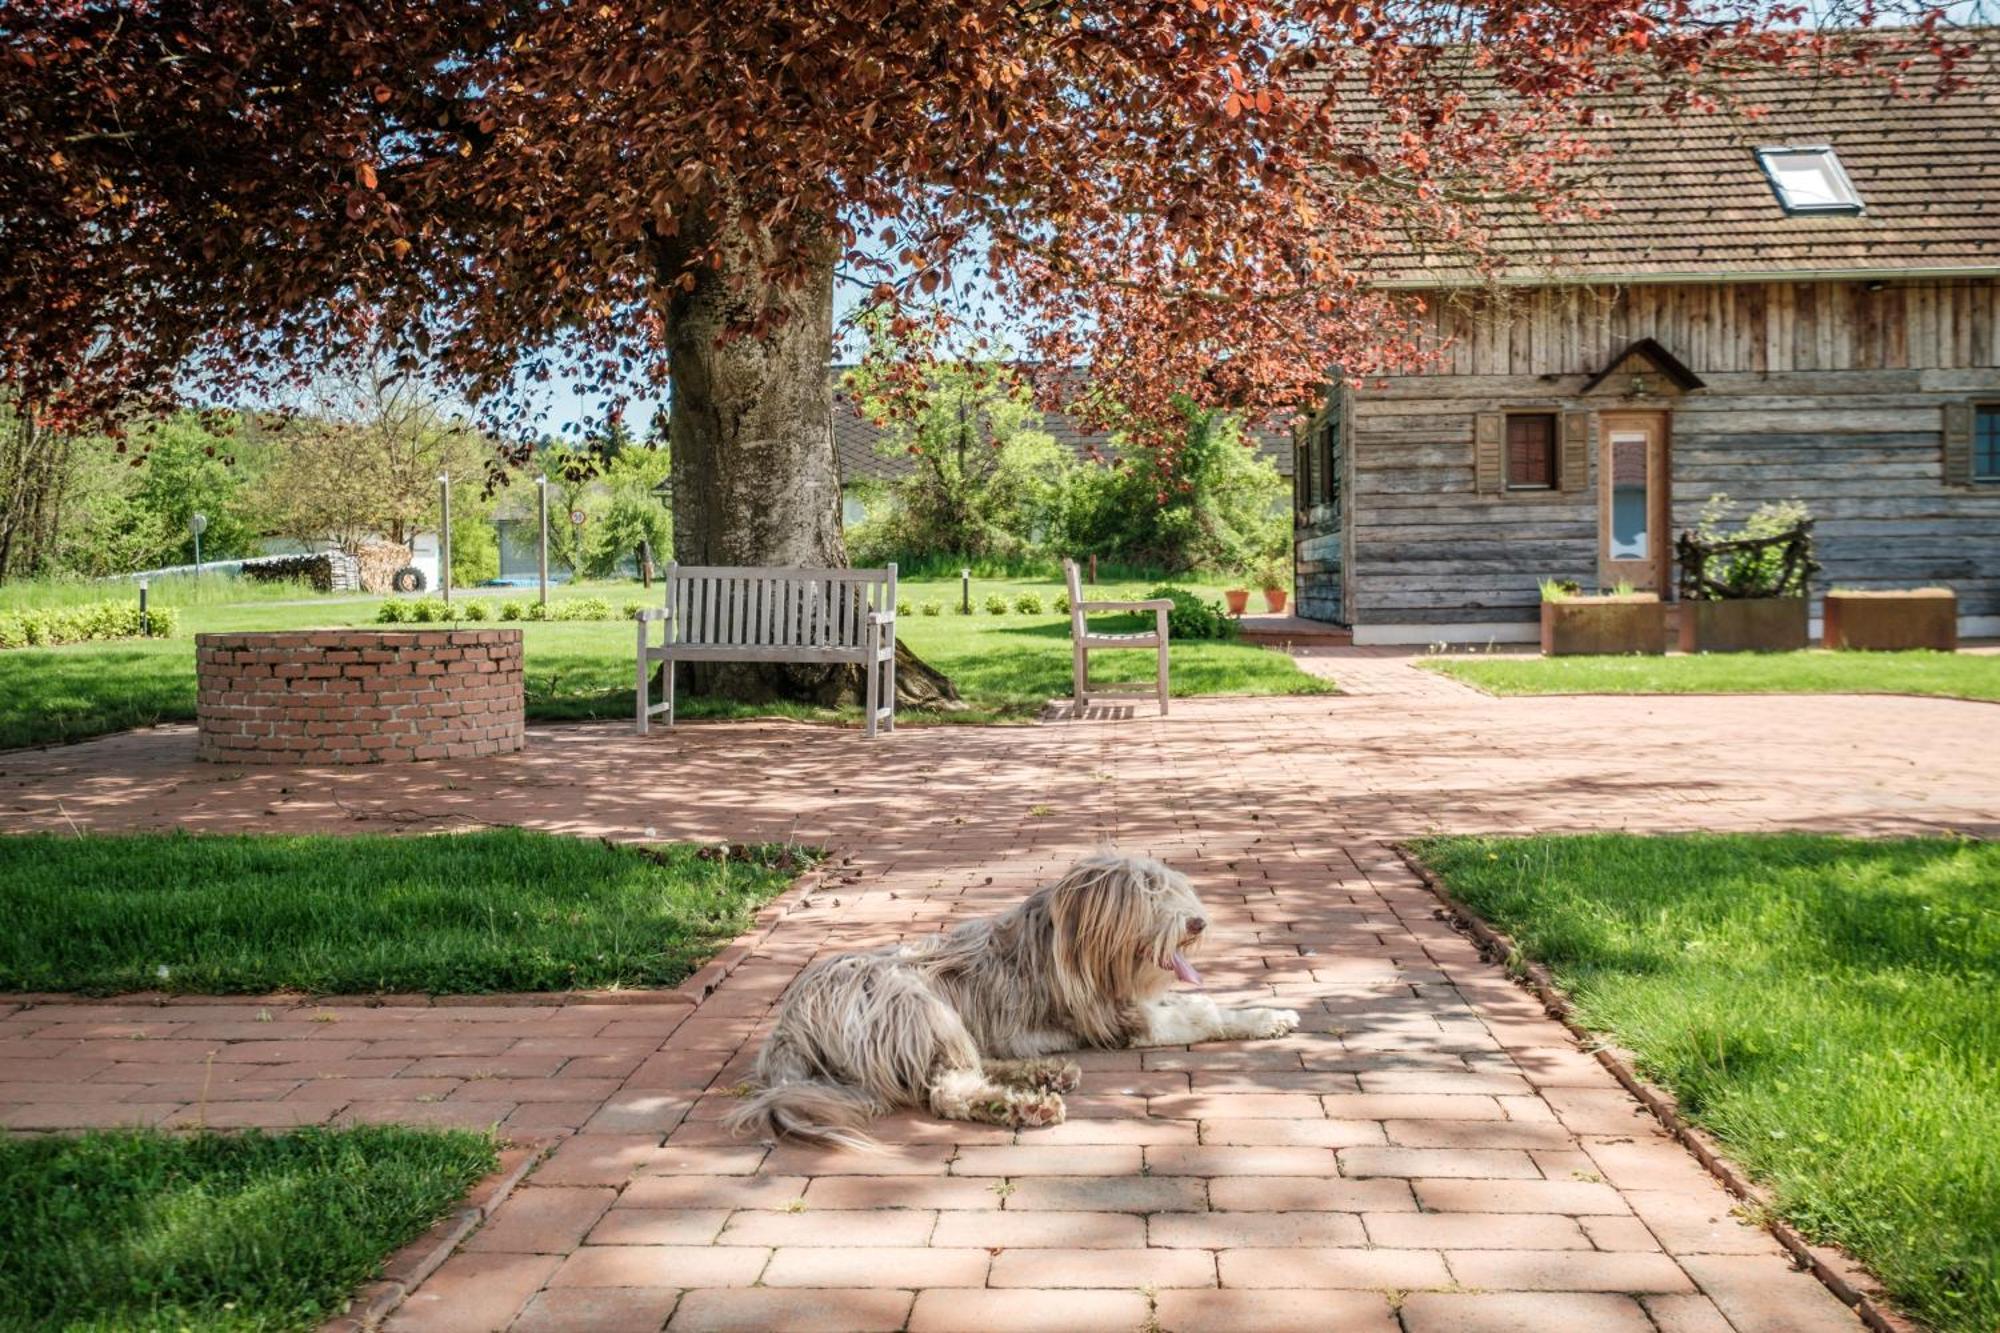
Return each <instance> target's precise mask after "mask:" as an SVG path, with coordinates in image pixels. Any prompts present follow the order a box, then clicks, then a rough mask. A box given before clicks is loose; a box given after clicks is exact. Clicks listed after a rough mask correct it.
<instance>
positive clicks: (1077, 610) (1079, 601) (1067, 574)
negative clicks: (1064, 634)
mask: <svg viewBox="0 0 2000 1333" xmlns="http://www.w3.org/2000/svg"><path fill="white" fill-rule="evenodd" d="M1063 582H1064V583H1066V584H1068V585H1069V632H1070V633H1071V634H1072V635H1075V636H1078V637H1081V636H1082V634H1083V574H1082V571H1081V570H1079V569H1078V568H1077V567H1076V561H1074V560H1065V561H1063Z"/></svg>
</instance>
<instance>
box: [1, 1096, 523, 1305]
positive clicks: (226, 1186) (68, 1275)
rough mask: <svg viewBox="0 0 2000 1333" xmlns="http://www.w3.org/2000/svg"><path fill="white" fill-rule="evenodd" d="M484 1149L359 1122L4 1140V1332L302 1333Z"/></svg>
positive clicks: (473, 1172) (470, 1178) (484, 1144)
mask: <svg viewBox="0 0 2000 1333" xmlns="http://www.w3.org/2000/svg"><path fill="white" fill-rule="evenodd" d="M496 1160H497V1158H496V1154H495V1151H494V1145H493V1142H492V1140H491V1139H489V1138H488V1137H487V1136H485V1135H482V1134H471V1133H466V1132H463V1131H436V1130H416V1129H396V1128H388V1127H373V1126H369V1127H361V1128H355V1129H346V1130H323V1129H308V1130H300V1131H297V1132H295V1133H290V1134H282V1135H265V1134H261V1133H257V1132H254V1131H252V1132H249V1133H244V1134H229V1135H222V1134H201V1135H190V1136H171V1135H166V1134H156V1133H148V1132H144V1131H138V1132H122V1133H102V1134H88V1135H85V1136H83V1137H80V1138H72V1137H63V1136H47V1137H15V1138H0V1198H4V1199H5V1200H6V1201H7V1206H6V1207H5V1208H0V1254H4V1255H5V1256H6V1260H5V1262H0V1328H8V1329H50V1330H58V1329H59V1330H78V1331H79V1333H81V1330H91V1331H92V1333H111V1331H112V1330H133V1333H139V1331H140V1330H147V1331H149V1333H150V1331H151V1330H171V1329H192V1328H199V1329H204V1330H210V1329H213V1330H278V1329H301V1330H303V1329H311V1328H313V1327H315V1326H317V1325H318V1324H319V1323H320V1322H321V1321H323V1320H324V1319H326V1318H327V1317H329V1316H330V1315H333V1314H336V1313H338V1312H339V1311H340V1309H341V1307H342V1305H343V1304H344V1302H345V1301H346V1299H347V1297H348V1296H349V1294H350V1293H352V1292H353V1290H354V1289H355V1288H356V1287H358V1286H360V1285H361V1284H362V1283H364V1282H367V1281H369V1280H370V1279H371V1278H373V1277H374V1276H375V1274H376V1273H377V1272H378V1271H379V1269H380V1265H381V1263H382V1261H383V1260H384V1259H385V1258H387V1257H388V1256H389V1255H390V1254H391V1253H393V1252H394V1251H395V1250H396V1249H397V1248H398V1247H400V1246H402V1245H404V1244H406V1243H407V1242H409V1241H411V1240H414V1239H415V1238H416V1237H417V1236H419V1235H421V1234H423V1231H424V1229H425V1228H426V1227H428V1226H430V1225H431V1224H432V1223H433V1222H435V1221H436V1220H437V1219H438V1218H440V1217H442V1216H444V1214H445V1213H446V1212H448V1211H449V1210H450V1209H451V1206H452V1205H453V1204H454V1203H455V1202H456V1201H457V1200H458V1199H459V1198H460V1197H461V1196H462V1195H464V1193H465V1192H466V1191H467V1190H468V1189H470V1188H471V1187H472V1185H473V1184H474V1183H475V1182H476V1181H478V1180H479V1178H480V1177H481V1176H484V1175H485V1174H486V1173H488V1172H489V1171H491V1170H493V1168H494V1165H495V1163H496Z"/></svg>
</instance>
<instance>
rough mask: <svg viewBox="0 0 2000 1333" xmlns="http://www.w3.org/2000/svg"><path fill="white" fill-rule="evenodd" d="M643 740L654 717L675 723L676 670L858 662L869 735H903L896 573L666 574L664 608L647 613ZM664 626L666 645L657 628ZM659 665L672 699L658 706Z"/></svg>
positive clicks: (687, 570)
mask: <svg viewBox="0 0 2000 1333" xmlns="http://www.w3.org/2000/svg"><path fill="white" fill-rule="evenodd" d="M638 621H639V654H638V672H637V677H636V684H637V687H638V691H637V692H638V704H637V717H636V720H637V722H638V728H639V734H640V735H641V736H643V735H645V734H646V728H647V724H648V723H649V722H650V721H651V720H652V717H653V715H654V714H655V713H665V714H666V715H667V725H668V726H670V727H671V726H672V725H673V724H674V663H676V662H852V663H854V664H855V665H857V666H859V667H860V668H861V669H862V671H863V672H864V673H865V678H866V680H867V699H866V703H865V704H864V708H865V710H866V711H865V713H864V714H863V717H864V721H863V730H864V731H865V732H866V733H867V734H868V735H870V736H873V735H874V734H875V732H876V729H877V727H878V726H879V727H881V728H883V729H886V730H888V731H894V730H895V729H896V567H895V566H894V565H889V566H887V567H885V568H882V569H737V568H731V567H726V566H700V567H697V566H693V565H668V566H667V575H666V604H665V605H664V606H655V607H648V608H647V609H645V610H643V611H641V612H640V613H639V616H638ZM655 621H660V622H664V625H665V631H664V633H663V635H662V638H663V642H660V643H653V642H652V641H651V637H650V632H649V631H650V627H651V626H652V624H653V623H654V622H655ZM655 664H662V665H664V667H665V671H664V672H663V673H662V674H663V675H664V676H665V677H666V690H665V694H666V697H665V698H664V699H662V700H661V701H660V702H659V703H654V702H653V700H652V697H651V696H652V684H651V680H652V674H653V667H654V665H655Z"/></svg>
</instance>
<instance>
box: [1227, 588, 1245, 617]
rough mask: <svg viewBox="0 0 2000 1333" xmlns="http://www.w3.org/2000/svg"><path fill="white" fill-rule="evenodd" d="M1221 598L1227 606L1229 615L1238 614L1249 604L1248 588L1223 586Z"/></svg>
mask: <svg viewBox="0 0 2000 1333" xmlns="http://www.w3.org/2000/svg"><path fill="white" fill-rule="evenodd" d="M1222 600H1223V602H1224V604H1225V605H1227V606H1228V607H1229V614H1230V615H1232V616H1240V615H1242V614H1243V610H1244V608H1245V607H1247V606H1249V605H1250V590H1249V589H1248V588H1224V589H1223V590H1222Z"/></svg>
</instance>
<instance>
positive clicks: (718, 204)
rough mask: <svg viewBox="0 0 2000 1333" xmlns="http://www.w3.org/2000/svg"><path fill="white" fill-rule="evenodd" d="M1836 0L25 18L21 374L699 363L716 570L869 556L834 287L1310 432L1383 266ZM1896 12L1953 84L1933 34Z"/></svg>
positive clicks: (1444, 247) (9, 51) (1100, 413)
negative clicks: (992, 322)
mask: <svg viewBox="0 0 2000 1333" xmlns="http://www.w3.org/2000/svg"><path fill="white" fill-rule="evenodd" d="M1859 2H1860V0H1856V3H1859ZM1817 12H1818V13H1819V14H1820V17H1821V20H1822V21H1824V19H1825V17H1826V15H1825V6H1820V7H1819V9H1818V11H1817ZM1882 12H1883V8H1882V6H1881V5H1870V6H1869V10H1868V13H1867V14H1864V15H1861V16H1860V17H1862V18H1873V17H1875V16H1877V15H1879V14H1881V13H1882ZM1802 13H1803V11H1802V10H1801V9H1800V8H1797V7H1794V6H1792V5H1789V4H1780V5H1775V6H1771V5H1767V4H1765V3H1763V2H1762V0H1717V2H1715V3H1694V0H1504V2H1502V0H1488V2H1485V3H1468V4H1455V5H1443V4H1435V3H1430V2H1429V0H1381V2H1379V3H1354V2H1352V0H1067V2H1064V3H1057V2H1056V0H736V2H734V3H729V4H720V3H688V0H603V2H602V3H590V2H589V0H581V2H578V3H561V2H558V3H553V4H551V3H546V0H367V2H366V3H362V2H360V0H9V3H7V4H6V5H5V6H4V7H0V254H3V255H4V259H0V358H4V361H3V362H0V373H4V376H5V379H6V381H7V384H8V386H9V387H10V388H11V390H12V391H13V392H15V393H16V394H18V395H19V396H20V397H21V399H22V400H23V401H25V402H27V403H30V404H32V405H34V407H35V409H36V410H37V411H39V412H41V413H43V414H44V415H45V416H46V417H47V418H48V419H50V420H52V421H62V420H75V419H81V418H86V417H105V416H109V415H112V414H115V413H116V412H117V411H118V410H120V409H121V407H123V406H125V405H128V404H130V403H131V402H133V401H134V400H135V399H136V400H143V399H146V398H149V397H154V398H159V397H166V396H170V395H175V394H178V395H182V396H187V395H191V394H201V395H206V396H207V397H209V398H210V399H211V400H214V399H217V398H226V397H228V396H230V395H231V394H233V393H237V392H240V391H242V390H243V389H245V388H247V387H249V386H251V385H254V384H258V383H260V382H268V381H271V380H276V379H282V378H284V377H286V376H298V375H301V374H307V373H310V368H312V367H314V366H317V365H320V364H323V363H324V362H325V360H326V359H327V358H329V357H333V356H340V355H366V356H375V357H388V358H391V359H392V361H400V363H401V364H402V365H404V366H406V367H408V368H409V369H410V370H411V371H413V372H420V373H423V374H425V375H428V376H431V377H433V378H435V379H437V380H438V381H440V382H441V383H443V384H445V385H446V386H448V387H450V388H451V389H452V390H453V391H455V392H459V393H463V394H465V395H467V396H468V397H469V398H471V399H472V400H473V401H475V402H477V403H478V404H479V405H480V407H481V410H482V412H483V413H484V414H485V415H486V416H487V418H488V419H489V424H505V423H506V422H508V420H509V419H510V414H517V413H518V411H519V409H520V405H521V403H522V401H523V399H524V397H525V396H526V395H528V394H530V393H531V392H532V391H533V390H534V389H535V388H536V387H538V386H540V385H542V384H544V383H545V382H547V381H551V380H556V379H567V380H570V381H573V382H576V383H580V384H585V385H591V386H618V385H629V384H635V383H636V384H639V385H642V386H644V385H647V384H649V383H650V384H651V385H652V386H653V387H655V388H657V387H658V386H660V385H663V384H664V383H665V382H666V381H667V378H668V376H669V375H671V379H672V395H673V413H672V428H671V435H672V446H673V450H674V455H673V465H674V473H675V475H674V483H675V484H674V504H675V519H676V528H675V545H676V551H677V554H678V556H679V558H680V559H682V560H684V561H700V562H715V563H731V564H760V565H777V564H805V565H812V564H841V563H844V561H845V552H844V548H843V543H842V538H841V531H840V519H839V493H838V479H837V476H836V474H835V463H834V456H833V451H832V446H831V441H830V437H829V430H828V413H829V411H830V408H831V401H830V389H829V384H828V378H827V373H826V367H827V364H828V361H829V357H830V352H831V348H832V340H833V336H834V309H835V295H834V294H835V289H836V284H852V285H853V287H854V290H855V292H856V294H857V295H858V297H859V298H860V301H861V303H862V304H863V305H864V306H868V307H871V308H881V309H884V310H886V311H888V312H889V314H890V316H891V317H892V318H895V319H905V320H907V319H915V318H919V317H921V318H925V319H936V318H947V319H952V320H955V321H956V322H957V327H958V328H960V329H961V330H976V329H977V328H978V327H979V326H980V321H981V320H982V319H994V318H999V317H1002V316H1004V317H1005V319H1006V321H1007V322H1008V334H1009V337H1010V339H1011V342H1012V346H1013V348H1014V349H1015V350H1016V351H1017V352H1019V353H1020V354H1021V355H1022V356H1023V357H1024V359H1029V360H1035V361H1039V362H1041V363H1043V364H1046V365H1052V366H1064V367H1070V368H1076V367H1084V368H1087V373H1085V374H1083V375H1081V376H1078V375H1075V374H1069V375H1064V376H1061V377H1057V379H1056V380H1055V382H1054V384H1053V385H1052V386H1048V387H1047V388H1046V391H1047V392H1049V393H1052V394H1053V393H1062V394H1064V395H1070V394H1072V393H1074V394H1076V395H1077V396H1079V398H1080V401H1077V402H1074V403H1072V404H1071V406H1072V408H1073V410H1075V411H1077V412H1078V413H1079V414H1080V415H1082V416H1083V417H1084V418H1085V419H1086V420H1088V421H1091V422H1092V423H1093V424H1124V425H1128V426H1130V427H1132V428H1133V429H1134V430H1136V431H1137V432H1138V433H1139V434H1140V435H1141V436H1142V437H1143V436H1145V435H1146V433H1147V429H1148V427H1147V423H1149V422H1154V421H1166V420H1171V419H1173V414H1172V413H1171V412H1170V411H1169V410H1168V409H1169V405H1170V404H1171V402H1172V401H1173V400H1174V398H1175V396H1176V395H1186V396H1187V397H1189V398H1191V399H1192V400H1193V401H1194V402H1195V403H1196V404H1197V405H1198V406H1216V405H1226V406H1230V407H1233V408H1238V409H1243V410H1248V411H1253V412H1276V411H1282V410H1285V409H1288V408H1293V407H1296V406H1297V405H1299V404H1302V403H1304V402H1307V401H1308V400H1310V399H1311V398H1312V397H1313V396H1314V392H1315V387H1316V386H1317V385H1319V384H1320V383H1321V382H1322V381H1323V380H1324V379H1325V377H1326V376H1327V374H1328V371H1329V368H1330V367H1335V366H1338V367H1341V368H1343V369H1344V370H1345V371H1346V372H1347V373H1348V374H1353V375H1365V374H1368V373H1371V372H1377V371H1384V370H1390V369H1395V368H1398V367H1406V366H1409V365H1410V364H1412V363H1413V362H1415V361H1416V360H1417V359H1419V358H1420V357H1421V356H1422V355H1424V349H1423V348H1422V347H1421V346H1420V344H1419V341H1418V339H1417V337H1416V334H1415V333H1414V327H1415V326H1414V324H1413V323H1412V322H1411V321H1409V320H1408V318H1407V316H1408V314H1409V311H1408V310H1407V308H1406V307H1405V306H1403V305H1400V304H1399V303H1398V298H1397V297H1395V296H1394V295H1392V294H1386V293H1383V292H1379V291H1372V290H1370V289H1368V288H1367V287H1366V286H1364V285H1363V284H1362V283H1361V282H1360V281H1359V278H1358V276H1357V269H1358V267H1359V266H1361V265H1363V264H1365V263H1366V261H1367V259H1368V257H1369V256H1370V255H1371V254H1375V253H1378V252H1380V251H1381V250H1383V249H1384V248H1385V247H1388V246H1392V245H1393V246H1396V247H1402V248H1408V247H1411V246H1417V247H1422V248H1425V249H1429V250H1433V251H1440V252H1458V253H1460V254H1461V255H1463V256H1464V257H1466V258H1467V259H1469V260H1470V261H1472V262H1477V261H1478V259H1479V257H1480V255H1481V253H1482V250H1483V247H1484V231H1483V212H1482V210H1484V209H1486V208H1488V207H1490V206H1491V205H1492V204H1493V203H1494V202H1495V201H1508V202H1510V203H1515V204H1518V203H1519V202H1520V201H1522V200H1524V199H1528V200H1532V201H1534V203H1535V205H1536V206H1537V207H1539V208H1541V209H1544V210H1546V211H1547V212H1548V213H1550V214H1551V215H1555V214H1557V213H1560V212H1561V211H1563V210H1564V209H1566V208H1569V207H1573V206H1575V205H1574V202H1573V201H1572V200H1571V198H1570V197H1569V194H1568V189H1567V187H1566V185H1565V178H1566V172H1565V169H1566V168H1567V167H1569V166H1570V165H1572V164H1573V163H1574V161H1575V159H1576V158H1577V156H1578V154H1579V153H1580V152H1581V149H1580V146H1579V142H1578V141H1577V140H1576V139H1574V138H1572V137H1571V136H1569V135H1567V134H1566V133H1565V131H1566V129H1568V128H1571V127H1574V126H1575V125H1576V124H1577V123H1578V120H1579V118H1580V117H1587V116H1589V115H1590V114H1591V112H1590V109H1589V108H1590V104H1591V100H1592V94H1594V93H1596V92H1598V91H1601V90H1603V89H1605V88H1607V87H1609V86H1612V85H1614V84H1616V85H1621V86H1623V87H1625V88H1628V89H1629V88H1633V87H1640V88H1644V89H1646V90H1647V91H1648V92H1649V93H1650V95H1651V96H1652V97H1653V99H1654V103H1655V105H1656V106H1657V108H1658V109H1659V111H1660V112H1661V113H1662V114H1672V113H1675V112H1678V111H1682V110H1687V109H1690V108H1699V107H1700V106H1702V105H1703V104H1705V103H1712V101H1713V100H1714V99H1716V98H1726V97H1727V81H1728V75H1729V74H1730V73H1731V72H1732V71H1736V70H1741V69H1745V68H1749V67H1768V66H1769V65H1771V64H1772V63H1774V62H1787V61H1804V60H1809V59H1813V60H1818V59H1824V58H1826V56H1827V50H1826V47H1827V43H1826V42H1825V41H1824V40H1823V39H1822V38H1821V37H1818V36H1816V35H1815V34H1814V33H1813V32H1811V31H1808V30H1806V29H1803V28H1800V27H1799V26H1797V24H1798V21H1799V19H1800V18H1801V15H1802ZM1903 17H1904V18H1905V19H1906V20H1907V19H1915V20H1916V21H1919V22H1920V23H1922V24H1924V25H1926V26H1924V27H1922V28H1920V29H1919V30H1917V31H1916V32H1914V33H1913V34H1910V35H1909V36H1908V37H1907V38H1906V39H1905V44H1906V45H1913V46H1921V47H1923V48H1925V49H1926V50H1927V51H1928V52H1929V53H1930V54H1931V55H1932V56H1939V55H1942V56H1944V57H1945V59H1944V60H1943V61H1942V62H1940V61H1938V60H1935V59H1933V60H1931V61H1930V63H1929V64H1928V65H1926V67H1925V68H1926V69H1927V70H1932V71H1935V70H1938V69H1943V70H1944V71H1946V78H1947V80H1948V70H1949V55H1950V51H1951V46H1950V40H1949V38H1948V35H1947V34H1946V33H1945V31H1944V30H1943V28H1942V27H1941V26H1940V25H1939V24H1938V16H1937V15H1936V14H1933V13H1924V12H1922V11H1912V12H1911V13H1910V14H1908V15H1905V16H1903ZM1836 45H1837V44H1836ZM1842 52H1845V54H1841V59H1843V60H1849V63H1853V62H1852V60H1851V59H1850V55H1851V52H1847V48H1842ZM1877 63H1880V62H1877ZM1890 68H1891V72H1892V73H1893V70H1894V62H1893V61H1891V62H1890ZM1668 132H1671V131H1670V130H1669V131H1668ZM940 312H942V314H940ZM520 424H523V425H524V426H525V425H526V424H527V423H525V422H523V423H520ZM1155 443H1156V444H1157V445H1158V447H1160V448H1161V449H1164V450H1168V451H1170V450H1171V442H1170V440H1169V439H1167V438H1166V437H1164V436H1162V438H1161V439H1159V440H1157V441H1155ZM1167 461H1168V463H1169V464H1170V463H1171V459H1170V458H1169V459H1168V460H1167Z"/></svg>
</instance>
